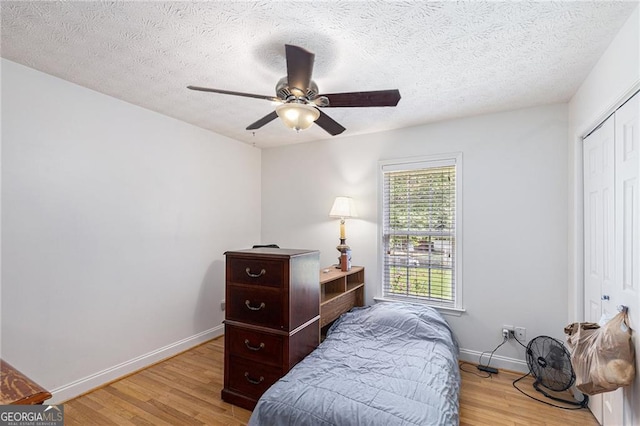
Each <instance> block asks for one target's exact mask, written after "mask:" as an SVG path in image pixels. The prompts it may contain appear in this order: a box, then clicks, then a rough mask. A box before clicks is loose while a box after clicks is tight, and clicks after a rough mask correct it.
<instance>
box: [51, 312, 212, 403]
mask: <svg viewBox="0 0 640 426" xmlns="http://www.w3.org/2000/svg"><path fill="white" fill-rule="evenodd" d="M223 334H224V325H222V324H220V325H219V326H217V327H213V328H210V329H209V330H206V331H203V332H201V333H198V334H195V335H193V336H190V337H187V338H185V339H182V340H179V341H177V342H174V343H171V344H169V345H167V346H164V347H162V348H158V349H156V350H154V351H151V352H148V353H146V354H144V355H140V356H138V357H135V358H133V359H130V360H128V361H125V362H123V363H121V364H118V365H114V366H113V367H109V368H106V369H104V370H102V371H98V372H96V373H94V374H90V375H88V376H86V377H83V378H81V379H78V380H75V381H73V382H71V383H67V384H66V385H62V386H60V387H57V388H55V389H53V390H51V391H50V392H51V394H52V397H51V399H50V400H47V404H49V405H57V404H61V403H63V402H65V401H68V400H69V399H72V398H75V397H77V396H79V395H82V394H84V393H87V392H89V391H91V390H93V389H96V388H99V387H100V386H103V385H105V384H107V383H109V382H113V381H114V380H117V379H119V378H121V377H124V376H126V375H128V374H131V373H133V372H135V371H138V370H141V369H143V368H145V367H148V366H150V365H152V364H155V363H157V362H159V361H162V360H164V359H167V358H171V357H172V356H175V355H177V354H179V353H181V352H184V351H186V350H188V349H191V348H193V347H195V346H198V345H199V344H201V343H204V342H206V341H209V340H211V339H215V338H216V337H218V336H222V335H223Z"/></svg>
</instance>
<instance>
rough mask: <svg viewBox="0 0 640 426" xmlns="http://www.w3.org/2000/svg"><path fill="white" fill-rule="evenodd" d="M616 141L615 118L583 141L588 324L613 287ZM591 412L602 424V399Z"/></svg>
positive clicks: (596, 318) (594, 401)
mask: <svg viewBox="0 0 640 426" xmlns="http://www.w3.org/2000/svg"><path fill="white" fill-rule="evenodd" d="M614 138H615V126H614V119H613V117H611V118H609V119H608V120H607V121H605V122H604V123H603V124H602V126H600V128H598V129H597V130H595V131H594V132H593V133H591V134H590V135H589V136H588V137H587V138H585V139H584V150H583V153H584V154H583V155H584V158H583V169H584V170H583V173H584V268H585V269H584V280H585V287H584V304H585V305H584V312H585V321H588V322H598V321H599V320H600V317H601V315H602V305H603V302H605V301H604V300H603V298H606V297H610V289H611V288H613V286H614V278H615V277H614V273H615V260H614V248H615V244H614V234H615V230H614V194H615V179H614V159H615V158H614ZM589 408H590V409H591V412H592V413H593V415H594V416H595V417H596V419H597V420H598V422H600V424H604V422H603V412H602V396H601V395H594V396H593V397H591V398H590V401H589Z"/></svg>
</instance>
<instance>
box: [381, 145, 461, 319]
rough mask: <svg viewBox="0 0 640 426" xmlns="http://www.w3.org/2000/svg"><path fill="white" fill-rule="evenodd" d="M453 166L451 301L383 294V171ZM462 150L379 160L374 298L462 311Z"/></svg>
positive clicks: (451, 311)
mask: <svg viewBox="0 0 640 426" xmlns="http://www.w3.org/2000/svg"><path fill="white" fill-rule="evenodd" d="M450 165H453V166H455V173H456V182H455V200H456V206H455V215H456V219H455V230H454V234H453V235H454V239H455V254H454V260H453V269H452V270H453V273H454V277H455V280H454V286H453V294H454V303H452V304H449V303H438V302H437V301H434V300H427V299H420V298H419V297H412V296H407V297H402V296H397V297H393V296H387V295H386V294H385V282H384V280H385V262H384V257H385V243H384V217H385V211H384V208H385V199H384V184H385V182H384V174H385V172H388V171H403V170H422V169H428V168H436V167H442V166H450ZM462 170H463V167H462V152H453V153H446V154H437V155H428V156H421V157H409V158H399V159H390V160H381V161H379V162H378V262H380V263H379V265H380V266H379V273H380V286H379V289H378V291H379V292H380V293H379V294H381V295H382V296H381V297H375V298H374V299H375V300H377V301H391V302H393V301H404V302H409V303H418V304H426V305H429V306H432V307H434V308H436V309H438V310H440V311H442V312H443V313H449V314H452V315H461V314H462V312H464V305H463V300H462V294H463V291H462V288H463V279H462V252H463V243H462V199H463V197H462V181H463V179H462V178H463V176H462Z"/></svg>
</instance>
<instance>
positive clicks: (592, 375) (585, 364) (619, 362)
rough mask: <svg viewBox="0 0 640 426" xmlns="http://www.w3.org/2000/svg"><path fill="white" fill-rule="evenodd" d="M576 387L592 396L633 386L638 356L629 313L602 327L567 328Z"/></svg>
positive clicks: (566, 332) (589, 324)
mask: <svg viewBox="0 0 640 426" xmlns="http://www.w3.org/2000/svg"><path fill="white" fill-rule="evenodd" d="M564 331H565V334H567V345H568V346H569V348H570V349H571V364H572V366H573V370H574V371H575V374H576V387H577V388H578V389H579V390H580V391H581V392H584V393H586V394H588V395H595V394H598V393H602V392H610V391H613V390H616V389H618V388H619V387H621V386H627V385H630V384H631V383H632V382H633V379H634V377H635V353H634V350H633V342H632V341H631V328H630V327H629V321H628V317H627V312H626V310H625V311H623V312H620V313H619V314H617V315H616V316H614V317H613V318H612V319H611V320H609V321H608V322H607V323H606V324H604V325H603V326H602V327H600V326H599V325H598V324H595V323H573V324H570V325H568V326H567V327H565V329H564Z"/></svg>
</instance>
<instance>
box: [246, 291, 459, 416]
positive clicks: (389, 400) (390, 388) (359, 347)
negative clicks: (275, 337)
mask: <svg viewBox="0 0 640 426" xmlns="http://www.w3.org/2000/svg"><path fill="white" fill-rule="evenodd" d="M459 390H460V372H459V369H458V345H457V342H456V340H455V338H454V336H453V333H452V332H451V329H450V328H449V326H448V324H447V322H446V321H445V320H444V319H443V318H442V316H441V315H440V314H439V313H438V312H437V311H436V310H435V309H433V308H430V307H427V306H421V305H416V304H404V303H395V302H383V303H376V304H374V305H372V306H367V307H362V308H354V309H352V310H351V311H350V312H347V313H345V314H343V315H342V316H341V317H340V318H339V319H338V320H337V321H336V322H335V323H334V324H333V326H332V327H331V328H330V329H329V331H328V333H327V337H326V339H325V340H324V341H323V342H322V343H321V344H320V346H318V348H317V349H316V350H315V351H313V352H312V353H311V354H310V355H308V356H307V357H306V358H304V359H303V360H302V361H301V362H300V363H298V364H297V365H296V366H295V367H293V368H292V369H291V370H290V371H289V373H287V374H286V375H285V376H284V377H282V378H281V379H280V380H279V381H277V382H276V383H275V384H274V385H273V386H271V387H270V388H269V389H268V390H267V391H266V392H265V393H264V394H263V395H262V397H261V398H260V400H259V401H258V403H257V405H256V407H255V409H254V411H253V413H252V415H251V418H250V420H249V425H250V426H258V425H261V426H267V425H268V426H272V425H295V426H302V425H309V426H311V425H313V426H317V425H336V426H345V425H359V426H361V425H384V426H391V425H423V426H424V425H438V426H445V425H457V424H458V398H459Z"/></svg>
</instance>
